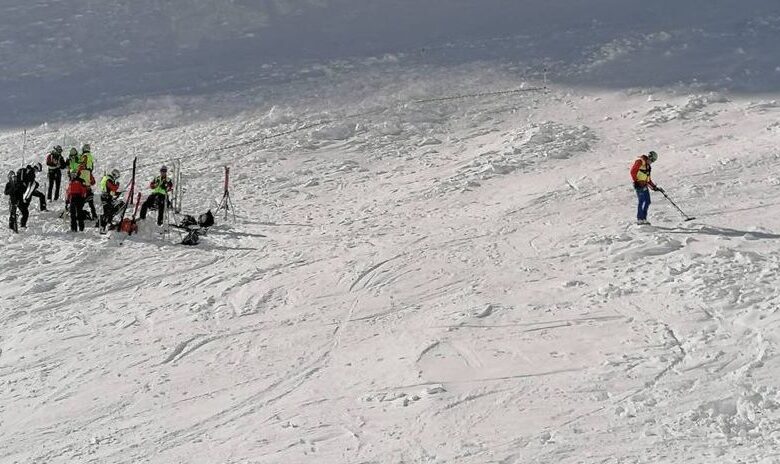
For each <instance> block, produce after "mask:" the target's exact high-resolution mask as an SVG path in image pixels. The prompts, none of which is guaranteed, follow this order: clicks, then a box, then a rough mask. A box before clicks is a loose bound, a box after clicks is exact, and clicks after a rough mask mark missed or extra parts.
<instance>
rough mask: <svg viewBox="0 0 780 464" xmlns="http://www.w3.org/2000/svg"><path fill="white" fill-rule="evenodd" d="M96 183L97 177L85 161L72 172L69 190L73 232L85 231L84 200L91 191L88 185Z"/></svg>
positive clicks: (71, 228) (68, 196) (68, 197)
mask: <svg viewBox="0 0 780 464" xmlns="http://www.w3.org/2000/svg"><path fill="white" fill-rule="evenodd" d="M94 183H95V178H94V177H92V171H90V170H88V169H87V167H86V165H85V164H84V163H82V164H81V165H79V167H78V168H77V169H76V172H75V173H71V178H70V184H68V191H67V199H68V205H69V210H70V230H71V232H83V231H84V202H85V200H86V198H87V192H88V191H89V187H88V186H92V185H94Z"/></svg>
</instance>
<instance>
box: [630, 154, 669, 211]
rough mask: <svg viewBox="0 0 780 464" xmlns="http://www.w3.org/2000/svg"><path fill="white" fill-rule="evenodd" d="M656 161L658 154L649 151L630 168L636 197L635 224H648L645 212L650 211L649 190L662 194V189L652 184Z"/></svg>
mask: <svg viewBox="0 0 780 464" xmlns="http://www.w3.org/2000/svg"><path fill="white" fill-rule="evenodd" d="M657 159H658V153H656V152H654V151H651V152H649V153H648V154H646V155H642V156H640V157H639V158H637V160H636V161H634V164H633V166H631V180H632V181H634V190H635V191H636V197H637V210H636V223H637V224H650V222H649V221H648V220H647V211H648V210H649V209H650V190H653V191H659V192H662V193H663V191H664V190H663V189H662V188H661V187H658V186H657V185H655V183H653V179H652V177H651V171H652V166H651V165H652V164H653V163H655V162H656V160H657Z"/></svg>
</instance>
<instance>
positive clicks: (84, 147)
mask: <svg viewBox="0 0 780 464" xmlns="http://www.w3.org/2000/svg"><path fill="white" fill-rule="evenodd" d="M81 151H82V152H84V151H86V152H89V151H92V150H91V147H90V146H89V144H88V143H85V144H84V146H83V147H81Z"/></svg>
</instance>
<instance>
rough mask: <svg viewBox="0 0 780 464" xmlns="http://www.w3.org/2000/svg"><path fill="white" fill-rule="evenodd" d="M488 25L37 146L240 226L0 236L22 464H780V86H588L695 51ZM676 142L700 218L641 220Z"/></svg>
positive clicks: (9, 396)
mask: <svg viewBox="0 0 780 464" xmlns="http://www.w3.org/2000/svg"><path fill="white" fill-rule="evenodd" d="M93 3H94V2H93ZM236 3H237V4H238V2H236ZM758 3H760V2H758ZM758 3H757V5H758ZM723 5H728V3H727V2H723ZM760 6H763V7H768V6H769V4H768V3H762V4H761V5H760ZM96 8H97V6H96ZM724 8H725V7H724ZM727 11H729V12H733V11H734V10H733V8H732V9H727ZM452 14H455V13H452ZM745 14H746V15H748V12H745ZM567 18H568V20H571V21H573V20H574V19H575V16H571V17H567ZM718 18H720V17H719V16H716V17H715V18H714V19H713V18H704V19H702V21H705V20H706V21H708V22H707V23H706V27H705V28H704V29H705V30H719V31H720V33H719V34H718V37H720V39H722V40H724V41H726V40H728V39H727V38H728V37H730V36H732V34H733V32H734V29H729V28H722V29H718V26H719V25H720V24H722V23H720V22H718ZM733 18H734V17H733V16H729V19H728V21H727V22H728V23H729V24H730V25H733V24H735V23H738V24H742V25H744V24H746V23H750V24H755V21H754V19H755V18H754V19H751V20H745V18H744V17H742V18H741V19H735V20H734V22H732V19H733ZM550 21H551V22H553V21H552V19H551V20H550ZM670 21H672V20H670ZM767 21H768V22H767V23H766V24H767V26H766V29H760V28H755V29H753V30H756V31H757V30H762V31H766V30H769V29H771V30H774V29H773V28H774V26H771V25H772V24H774V23H773V22H772V20H771V19H767ZM672 22H673V21H672ZM672 22H670V23H668V24H667V25H668V26H669V27H666V28H662V29H657V30H664V29H670V28H671V27H672V26H674V24H672ZM667 25H665V26H667ZM6 27H8V26H6ZM572 27H573V26H572ZM571 30H572V31H574V29H571ZM654 30H656V29H653V28H651V31H654ZM670 30H671V29H670ZM617 32H618V30H615V31H614V34H617ZM649 33H652V32H649ZM689 33H690V34H696V31H695V30H693V29H691V30H690V31H689ZM477 35H478V34H477ZM477 35H471V36H465V37H464V38H463V40H462V41H460V42H458V43H453V44H451V45H448V46H445V47H443V48H441V49H436V51H430V52H428V54H427V55H420V56H414V57H411V56H409V55H407V54H404V53H403V51H401V50H399V51H398V52H397V53H391V54H388V55H386V56H385V55H383V56H382V57H379V58H371V57H368V58H366V57H359V56H358V57H353V58H349V59H346V58H343V59H339V60H334V61H322V62H319V63H311V62H306V63H300V62H298V63H292V64H289V65H285V66H279V67H276V66H274V67H271V68H269V70H268V73H269V74H268V75H269V76H271V75H274V73H276V74H275V77H274V79H271V80H268V81H262V79H260V80H258V81H256V80H255V79H257V77H256V76H255V77H252V78H246V79H244V78H245V77H246V76H242V75H240V74H234V75H232V76H233V77H234V78H235V80H237V81H240V85H234V84H235V82H233V81H232V80H226V81H222V82H218V81H215V82H212V83H210V84H209V86H210V88H209V90H208V91H204V92H202V93H201V94H199V95H193V94H190V93H186V92H185V93H184V94H176V95H168V96H164V97H156V98H155V97H149V98H146V97H147V96H144V95H136V96H133V97H132V98H131V97H128V98H126V99H120V101H112V103H111V104H110V105H108V106H107V107H110V108H111V109H110V110H105V111H101V112H99V113H98V114H95V115H92V114H88V113H85V114H84V115H83V116H82V117H81V118H80V119H78V120H73V119H59V118H51V119H48V120H47V121H46V122H47V124H41V125H36V127H34V128H32V127H31V128H30V134H29V135H30V140H29V141H28V147H27V153H26V156H27V158H28V159H29V158H30V157H31V156H33V155H32V154H33V153H34V154H35V156H37V157H38V158H40V155H41V154H42V153H44V152H45V150H47V149H48V147H50V146H51V145H52V144H53V143H59V142H61V141H62V140H63V139H64V140H65V141H66V142H68V143H79V144H80V143H83V142H91V143H92V145H93V147H94V148H95V151H96V154H97V163H98V168H97V169H98V171H102V170H106V169H110V168H113V167H121V168H122V169H123V172H124V174H125V177H124V178H123V180H124V181H126V179H127V168H128V167H129V163H130V160H131V159H132V157H133V156H138V157H139V160H140V161H139V162H140V163H141V164H143V165H144V167H143V168H142V169H141V170H140V174H139V175H140V176H141V178H142V179H146V178H150V177H151V176H153V175H154V173H155V171H156V169H157V168H158V166H159V164H161V163H163V162H168V161H169V160H171V159H173V158H178V157H181V156H183V157H184V159H183V160H182V161H183V166H184V173H185V185H184V189H185V210H186V212H188V213H200V212H203V211H204V210H205V209H207V208H209V207H213V202H214V201H215V200H218V199H219V196H220V194H221V175H222V168H223V166H226V165H227V166H231V167H232V168H233V172H235V178H234V185H233V192H232V196H233V200H234V202H235V204H236V207H237V214H238V218H237V220H236V221H224V220H222V218H221V217H220V218H218V219H219V220H218V225H217V226H216V227H215V228H214V230H212V231H211V232H210V233H209V235H208V236H207V237H204V239H203V242H202V243H201V244H200V245H199V246H198V247H196V248H187V247H183V246H180V245H177V244H176V241H177V239H178V238H179V237H178V236H177V234H176V233H174V234H173V237H172V239H171V240H163V239H161V238H160V237H159V236H158V235H157V234H156V233H155V228H154V226H153V225H151V224H143V226H142V230H141V233H140V234H139V235H138V236H135V237H131V238H129V239H127V240H125V241H124V242H123V243H122V244H121V245H119V243H120V241H119V240H114V239H109V240H107V239H104V238H102V237H100V236H99V235H98V234H97V233H96V232H95V231H93V230H89V231H88V232H87V233H85V234H83V235H71V234H69V233H67V232H66V230H67V224H66V223H65V222H64V221H62V220H59V219H57V217H56V216H57V212H52V213H39V212H38V211H37V208H36V207H33V213H32V217H31V220H30V227H29V228H28V230H27V231H24V232H23V233H22V234H19V235H12V234H10V233H8V232H3V233H2V235H0V261H1V262H2V267H0V296H2V298H0V328H2V330H0V462H3V463H4V462H9V463H15V462H18V463H28V462H40V463H43V462H45V463H70V462H79V463H82V462H94V463H109V462H110V463H138V462H154V463H179V462H181V463H184V462H186V463H279V462H285V463H288V462H289V463H297V462H322V463H369V462H377V463H385V462H386V463H399V462H427V463H487V462H497V463H498V462H500V463H551V462H556V463H559V462H560V463H579V462H587V463H596V462H599V463H627V462H632V463H659V462H692V463H713V462H734V463H736V462H756V463H772V462H777V461H778V460H780V457H778V454H779V453H780V451H779V450H780V436H779V435H778V432H777V430H778V428H779V427H780V408H779V406H780V394H779V393H778V390H777V386H776V384H777V382H776V377H777V374H778V373H780V366H779V365H776V363H777V362H778V358H777V356H776V351H777V342H778V340H776V335H775V333H774V328H775V326H776V325H777V324H778V323H780V316H778V315H777V314H776V312H777V307H778V300H779V299H780V294H778V291H777V285H776V282H777V278H778V275H780V258H779V257H778V254H777V252H776V244H777V239H779V238H780V219H778V215H777V214H776V213H777V212H779V211H780V202H778V200H777V199H776V195H775V193H776V191H777V186H778V180H777V179H776V176H775V174H774V171H775V165H776V163H777V158H778V150H777V137H778V133H780V126H779V125H778V123H777V117H778V114H780V103H778V102H777V100H776V99H777V98H778V97H777V95H776V94H775V92H774V91H773V89H774V87H773V86H774V84H773V83H774V82H775V81H774V79H776V77H775V76H774V75H773V74H771V73H764V72H762V73H759V74H756V75H754V79H755V83H756V85H755V87H753V90H755V89H762V90H764V91H765V92H764V93H762V94H757V93H751V94H745V93H740V92H737V91H736V88H738V87H739V86H740V85H741V83H740V82H737V81H734V87H731V86H725V87H722V88H721V89H720V91H712V88H713V87H716V85H715V84H716V83H717V80H716V79H713V80H712V81H708V84H707V85H698V84H696V83H692V82H690V81H689V80H685V81H684V82H682V83H678V82H677V81H670V82H669V83H670V84H673V85H669V86H665V85H663V84H665V82H655V81H653V82H645V83H641V82H633V83H632V88H630V89H627V90H626V89H623V88H621V86H617V85H616V86H614V87H613V85H612V84H606V85H603V86H594V87H587V86H583V85H574V83H575V82H576V83H578V84H583V83H584V82H585V81H586V80H587V79H585V78H584V77H583V76H587V75H590V76H597V75H598V73H597V72H596V71H593V72H591V71H592V70H593V69H596V68H598V67H600V66H605V67H607V68H608V67H610V66H615V67H622V68H623V69H625V70H626V73H627V74H630V73H631V72H632V71H636V73H637V74H641V73H640V72H639V71H640V70H641V68H639V67H636V66H634V65H635V64H637V63H643V62H645V61H646V60H645V58H646V57H647V55H646V52H647V50H656V48H654V47H656V46H659V47H660V45H657V44H660V43H663V44H664V45H663V46H662V47H664V48H666V49H668V50H675V49H676V50H683V49H685V47H684V45H685V43H687V42H686V41H685V40H681V39H680V36H679V35H675V34H671V33H670V35H669V37H666V38H663V37H662V38H660V39H658V38H649V39H647V41H645V42H642V44H643V45H641V46H636V45H631V44H635V42H632V40H634V39H633V38H632V37H634V36H633V35H631V34H627V35H623V36H622V37H623V39H622V40H619V41H617V42H615V46H614V48H612V49H609V50H613V51H614V50H618V51H619V53H613V54H610V55H609V59H606V60H605V61H599V60H602V59H603V56H602V55H601V54H599V53H596V54H594V55H586V54H581V53H579V52H578V53H577V54H576V57H574V58H572V59H566V60H563V59H562V58H561V56H560V55H559V56H557V57H555V60H557V61H554V62H553V60H552V56H551V57H549V58H551V59H550V60H548V59H547V57H545V55H544V53H542V54H541V55H540V56H539V57H538V58H539V60H538V61H531V62H526V61H524V60H523V59H520V58H517V57H515V56H512V53H511V52H512V51H513V50H517V49H518V48H522V41H521V40H520V39H518V38H510V39H506V40H501V41H493V42H491V41H489V40H486V39H485V38H484V37H478V36H477ZM575 35H576V36H577V37H586V36H587V37H591V36H588V35H587V34H586V33H585V32H584V31H583V30H577V32H576V34H575ZM759 37H760V38H761V39H760V40H759V39H756V42H761V41H762V40H763V39H765V38H767V37H772V33H767V34H765V35H760V36H759ZM732 38H733V37H732ZM431 40H433V39H431ZM594 40H595V39H594ZM599 40H600V39H599ZM596 41H598V40H596ZM498 43H500V44H503V45H504V46H505V47H503V48H502V47H496V46H495V45H496V44H498ZM728 43H729V44H730V46H731V47H732V48H734V49H736V48H737V47H739V46H741V44H742V42H741V41H740V40H738V39H733V40H730V41H728ZM491 44H492V45H491ZM648 44H649V45H648ZM653 44H655V45H653ZM545 49H546V48H545ZM475 50H477V51H481V52H479V53H475V54H474V55H472V53H473V52H474V51H475ZM746 50H747V49H745V50H743V51H744V52H745V53H744V55H742V54H739V53H737V54H735V55H734V56H740V57H743V58H744V60H747V61H752V62H759V61H762V60H763V61H764V62H769V61H771V58H769V57H766V56H761V55H755V54H752V53H748V51H746ZM603 51H604V52H605V53H606V51H607V50H606V49H605V50H603ZM383 53H384V51H383ZM483 53H484V54H488V53H493V55H492V56H490V57H485V56H484V55H483V56H482V58H480V59H479V60H476V61H475V60H472V59H464V60H452V59H450V58H451V57H452V56H453V54H455V55H458V56H475V55H480V54H483ZM439 58H440V59H441V61H439ZM445 58H446V59H445ZM740 59H742V58H740ZM723 60H725V61H727V62H730V63H734V67H735V69H734V70H733V72H734V74H733V75H734V76H736V75H737V74H738V73H739V72H741V71H739V70H737V69H736V68H738V67H739V63H740V61H739V59H734V60H731V59H730V58H728V57H725V58H723ZM540 63H548V65H549V66H550V67H551V68H553V67H554V68H555V70H556V71H555V73H554V74H555V77H554V79H553V80H552V81H551V82H548V87H547V88H543V89H539V88H540V87H541V86H542V85H543V83H544V82H543V79H544V76H543V71H542V68H543V65H541V64H540ZM588 66H590V67H591V68H587V67H588ZM676 66H677V68H676V69H677V72H676V73H675V75H676V76H683V75H686V74H687V73H691V72H694V71H692V70H695V69H700V68H697V66H696V63H691V65H690V67H683V66H682V65H681V64H680V63H678V64H677V65H676ZM600 69H605V68H600ZM269 79H270V78H269ZM594 79H595V77H594ZM643 84H644V85H643ZM615 87H617V88H615ZM215 89H220V90H221V91H216V90H215ZM509 89H524V91H522V92H521V91H518V92H512V93H504V94H498V95H483V96H481V97H469V98H458V99H451V100H442V101H427V100H429V99H435V98H437V97H444V96H454V95H469V94H477V93H482V92H490V91H500V90H509ZM533 89H539V90H533ZM135 97H139V98H135ZM19 132H20V131H18V130H15V129H14V130H11V129H9V130H5V131H3V132H0V147H3V148H2V149H0V159H2V161H3V165H4V166H5V167H6V168H7V169H8V168H10V167H15V166H16V165H17V164H18V158H19V151H20V148H21V135H20V133H19ZM230 146H233V148H225V147H230ZM650 149H654V150H657V151H658V152H659V153H660V159H659V162H658V163H657V164H656V165H655V166H654V167H655V169H654V178H655V180H656V181H657V183H658V184H659V185H661V186H663V187H664V188H665V189H666V190H667V192H668V193H669V194H670V195H671V197H672V198H673V199H674V200H675V201H676V202H678V204H679V205H680V206H681V207H682V208H683V209H684V210H686V211H687V212H688V213H689V214H692V215H695V216H696V217H697V219H696V220H695V221H692V222H683V221H682V220H681V216H680V215H679V214H678V212H677V211H676V210H674V209H673V208H672V207H671V205H669V204H668V203H666V202H665V201H664V199H663V197H661V196H659V195H654V197H653V200H654V203H653V206H652V207H651V218H650V219H651V220H652V221H653V223H654V226H652V227H637V226H635V225H633V220H632V217H633V214H634V211H633V209H634V205H635V198H634V193H633V190H632V189H631V187H630V182H629V181H628V179H629V178H628V168H629V166H630V163H631V162H632V161H633V159H634V157H635V156H636V155H637V154H639V153H641V152H643V151H646V150H650ZM54 206H55V207H56V208H61V206H62V204H61V203H59V204H58V203H55V204H54ZM776 321H777V322H776Z"/></svg>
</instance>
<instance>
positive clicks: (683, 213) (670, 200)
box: [661, 190, 696, 221]
mask: <svg viewBox="0 0 780 464" xmlns="http://www.w3.org/2000/svg"><path fill="white" fill-rule="evenodd" d="M661 194H662V195H663V196H664V198H666V199H667V200H669V203H671V204H672V206H674V207H675V208H677V211H679V212H680V214H682V215H683V217H684V218H685V220H686V221H693V220H694V219H696V218H695V217H691V216H688V215H687V214H685V211H683V210H681V209H680V207H679V206H677V203H675V202H674V201H672V199H671V198H669V195H667V194H666V192H664V191H663V190H661Z"/></svg>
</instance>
